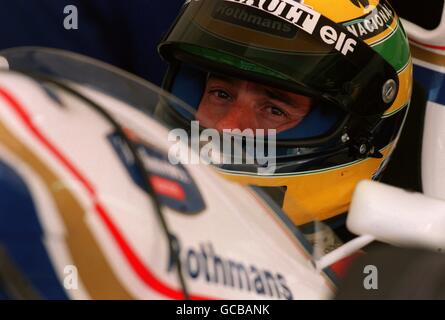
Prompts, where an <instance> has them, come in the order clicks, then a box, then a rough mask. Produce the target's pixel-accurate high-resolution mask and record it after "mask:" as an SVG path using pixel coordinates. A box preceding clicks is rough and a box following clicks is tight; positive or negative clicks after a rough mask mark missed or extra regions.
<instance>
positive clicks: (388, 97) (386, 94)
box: [382, 79, 397, 103]
mask: <svg viewBox="0 0 445 320" xmlns="http://www.w3.org/2000/svg"><path fill="white" fill-rule="evenodd" d="M396 94H397V83H396V82H395V81H394V80H392V79H390V80H388V81H386V82H385V84H384V85H383V90H382V98H383V102H385V103H391V102H393V101H394V99H395V98H396Z"/></svg>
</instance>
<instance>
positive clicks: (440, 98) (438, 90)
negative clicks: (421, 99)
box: [414, 65, 445, 105]
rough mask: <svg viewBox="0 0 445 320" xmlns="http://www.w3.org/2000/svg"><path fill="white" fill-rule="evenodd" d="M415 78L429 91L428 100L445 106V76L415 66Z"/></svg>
mask: <svg viewBox="0 0 445 320" xmlns="http://www.w3.org/2000/svg"><path fill="white" fill-rule="evenodd" d="M414 78H415V79H416V80H417V81H419V82H420V83H421V84H422V85H423V87H424V88H425V89H427V90H428V100H429V101H433V102H436V103H439V104H442V105H445V74H444V73H441V72H438V71H434V70H431V69H428V68H424V67H421V66H419V65H415V66H414Z"/></svg>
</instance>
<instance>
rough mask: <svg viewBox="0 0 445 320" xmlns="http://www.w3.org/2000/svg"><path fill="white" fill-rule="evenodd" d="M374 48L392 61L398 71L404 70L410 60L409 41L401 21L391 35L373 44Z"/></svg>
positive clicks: (389, 61)
mask: <svg viewBox="0 0 445 320" xmlns="http://www.w3.org/2000/svg"><path fill="white" fill-rule="evenodd" d="M372 48H373V49H374V50H375V51H377V52H378V53H379V54H380V55H381V56H382V57H383V58H384V59H385V60H386V61H387V62H388V63H390V64H391V65H392V66H393V68H394V69H395V70H397V72H399V71H400V70H402V69H403V68H404V67H405V66H406V64H407V63H408V62H409V58H410V51H409V43H408V41H407V39H406V35H405V32H404V30H403V28H402V27H401V25H400V23H399V24H398V25H397V29H396V30H395V32H393V33H392V34H391V36H389V37H388V38H386V39H385V40H383V41H381V42H379V43H377V44H375V45H373V46H372Z"/></svg>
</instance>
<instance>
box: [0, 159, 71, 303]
mask: <svg viewBox="0 0 445 320" xmlns="http://www.w3.org/2000/svg"><path fill="white" fill-rule="evenodd" d="M43 239H44V232H43V230H42V227H41V225H40V223H39V220H38V217H37V211H36V208H35V206H34V202H33V199H32V196H31V194H30V192H29V190H28V188H27V186H26V184H25V182H24V181H23V179H22V178H21V177H20V176H19V175H18V174H17V173H16V172H15V171H14V170H13V168H11V167H9V166H8V165H7V164H5V163H4V162H2V161H0V244H1V245H2V246H3V247H4V248H5V250H6V251H7V253H8V255H9V257H10V258H11V259H12V260H13V262H14V264H15V265H16V266H17V267H18V268H19V269H20V270H19V271H20V272H21V273H22V275H23V276H24V277H25V278H26V279H27V280H28V281H29V282H30V283H31V284H32V287H33V288H34V289H35V290H36V291H37V292H38V293H39V295H40V296H41V297H42V298H43V299H58V300H61V299H67V298H68V297H67V295H66V293H65V291H64V289H63V287H62V285H61V283H60V281H59V280H58V278H57V276H56V273H55V271H54V268H53V265H52V263H51V261H50V259H49V256H48V253H47V251H46V249H45V246H44V245H43Z"/></svg>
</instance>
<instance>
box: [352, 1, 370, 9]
mask: <svg viewBox="0 0 445 320" xmlns="http://www.w3.org/2000/svg"><path fill="white" fill-rule="evenodd" d="M350 1H351V2H352V4H353V5H355V6H356V7H359V8H361V7H364V8H367V7H368V6H369V1H368V0H350Z"/></svg>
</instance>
